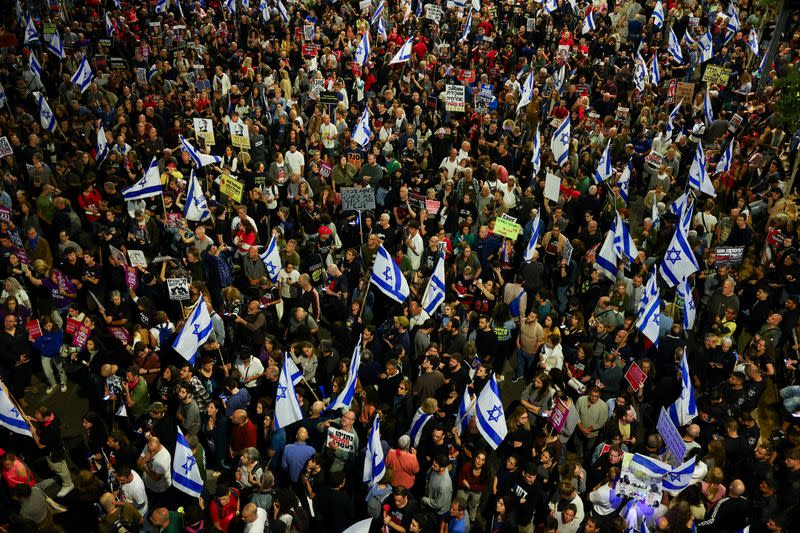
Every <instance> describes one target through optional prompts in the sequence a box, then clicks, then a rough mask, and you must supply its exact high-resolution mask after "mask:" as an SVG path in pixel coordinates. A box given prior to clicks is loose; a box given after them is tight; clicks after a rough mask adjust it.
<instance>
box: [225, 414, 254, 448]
mask: <svg viewBox="0 0 800 533" xmlns="http://www.w3.org/2000/svg"><path fill="white" fill-rule="evenodd" d="M230 446H231V450H233V454H234V456H236V455H239V452H241V451H242V450H244V449H245V448H255V446H256V427H255V426H254V425H253V423H252V422H251V421H250V420H249V419H248V420H247V423H245V425H243V426H233V428H232V429H231V440H230Z"/></svg>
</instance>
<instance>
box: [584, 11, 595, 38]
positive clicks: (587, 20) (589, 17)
mask: <svg viewBox="0 0 800 533" xmlns="http://www.w3.org/2000/svg"><path fill="white" fill-rule="evenodd" d="M596 29H597V25H596V24H595V22H594V12H593V11H589V12H588V13H586V16H585V17H584V19H583V26H582V27H581V35H586V34H587V33H589V32H590V31H594V30H596Z"/></svg>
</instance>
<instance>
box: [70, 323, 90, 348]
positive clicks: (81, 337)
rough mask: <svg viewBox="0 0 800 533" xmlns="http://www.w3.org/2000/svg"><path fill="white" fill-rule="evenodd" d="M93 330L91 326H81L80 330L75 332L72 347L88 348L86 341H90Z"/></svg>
mask: <svg viewBox="0 0 800 533" xmlns="http://www.w3.org/2000/svg"><path fill="white" fill-rule="evenodd" d="M90 333H91V330H90V329H89V326H85V325H83V324H81V325H80V326H78V329H77V330H75V335H73V336H72V346H75V347H77V348H83V347H84V346H86V341H87V340H89V334H90Z"/></svg>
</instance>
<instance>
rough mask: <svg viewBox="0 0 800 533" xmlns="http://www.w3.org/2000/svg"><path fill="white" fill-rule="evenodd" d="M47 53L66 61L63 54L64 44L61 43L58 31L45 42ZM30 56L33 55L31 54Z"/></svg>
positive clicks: (65, 55)
mask: <svg viewBox="0 0 800 533" xmlns="http://www.w3.org/2000/svg"><path fill="white" fill-rule="evenodd" d="M47 51H48V52H50V53H52V54H53V55H54V56H56V57H57V58H59V59H66V57H67V54H65V53H64V43H62V42H61V35H59V34H58V30H56V31H55V33H54V34H53V35H51V36H50V39H49V40H48V41H47ZM31 55H33V53H32V52H31Z"/></svg>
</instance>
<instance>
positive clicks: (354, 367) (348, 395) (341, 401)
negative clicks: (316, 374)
mask: <svg viewBox="0 0 800 533" xmlns="http://www.w3.org/2000/svg"><path fill="white" fill-rule="evenodd" d="M381 248H383V247H381ZM359 366H361V335H359V336H358V342H357V343H356V348H355V350H353V358H352V359H350V368H349V369H348V370H347V382H345V384H344V388H342V391H341V392H340V393H339V396H337V397H336V399H335V400H334V401H333V403H331V405H330V406H329V407H328V409H329V410H332V411H336V410H337V409H350V404H351V403H352V402H353V396H354V395H355V393H356V379H357V378H358V367H359Z"/></svg>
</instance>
